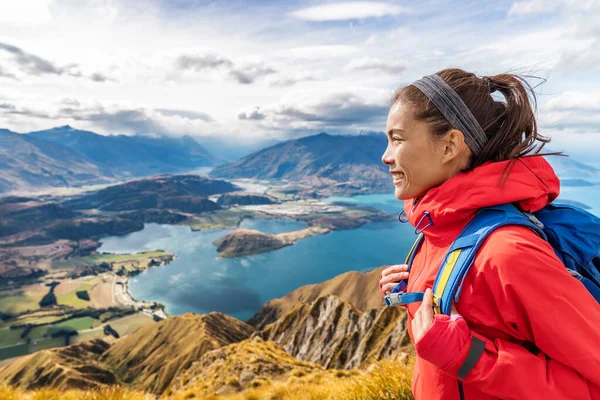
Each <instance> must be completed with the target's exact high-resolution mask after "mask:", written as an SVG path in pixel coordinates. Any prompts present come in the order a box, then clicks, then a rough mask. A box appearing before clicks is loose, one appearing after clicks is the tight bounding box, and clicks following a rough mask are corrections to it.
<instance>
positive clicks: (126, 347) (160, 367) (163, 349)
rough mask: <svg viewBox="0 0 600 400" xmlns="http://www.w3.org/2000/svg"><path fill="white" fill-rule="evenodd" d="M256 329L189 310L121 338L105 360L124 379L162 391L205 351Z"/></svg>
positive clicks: (105, 356) (133, 384)
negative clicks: (189, 311)
mask: <svg viewBox="0 0 600 400" xmlns="http://www.w3.org/2000/svg"><path fill="white" fill-rule="evenodd" d="M253 332H254V329H253V328H252V327H251V326H250V325H247V324H245V323H243V322H241V321H239V320H237V319H235V318H232V317H229V316H227V315H225V314H221V313H216V312H212V313H210V314H204V315H197V314H192V313H188V314H185V315H181V316H177V317H171V318H167V319H166V320H164V321H161V322H159V323H157V324H152V325H146V326H144V327H142V328H140V329H138V330H137V331H136V332H134V333H133V334H131V335H129V336H127V337H125V338H123V339H121V340H118V341H117V342H116V343H115V344H114V345H112V346H111V347H110V349H108V351H107V352H105V353H104V354H103V355H102V358H101V361H102V362H104V363H106V364H108V365H110V366H111V370H112V371H113V372H114V374H115V375H116V376H118V377H119V379H120V380H121V381H122V382H124V383H127V384H129V385H131V386H132V387H135V388H139V389H143V390H145V391H148V392H152V393H156V394H160V393H162V392H163V391H164V390H165V389H166V388H167V387H168V386H169V385H170V384H171V382H172V380H173V378H174V377H175V376H176V375H177V374H179V373H182V372H183V371H184V370H186V369H188V368H189V367H190V366H191V365H192V362H194V361H196V360H198V359H199V358H200V357H201V356H202V355H203V354H205V353H207V352H209V351H211V350H214V349H217V348H220V347H223V346H226V345H228V344H231V343H236V342H239V341H241V340H244V339H247V338H248V337H250V335H251V334H252V333H253Z"/></svg>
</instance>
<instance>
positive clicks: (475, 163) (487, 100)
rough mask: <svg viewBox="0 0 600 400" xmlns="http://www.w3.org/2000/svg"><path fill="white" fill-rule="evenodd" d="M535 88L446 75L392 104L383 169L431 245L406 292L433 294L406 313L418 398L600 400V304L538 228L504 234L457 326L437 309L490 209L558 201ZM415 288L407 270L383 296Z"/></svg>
mask: <svg viewBox="0 0 600 400" xmlns="http://www.w3.org/2000/svg"><path fill="white" fill-rule="evenodd" d="M526 87H527V88H529V89H531V88H530V87H529V86H528V85H527V83H526V82H525V81H523V80H521V79H520V78H518V77H516V76H514V75H511V74H501V75H496V76H490V77H484V78H479V77H477V76H475V75H474V74H471V73H467V72H465V71H462V70H460V69H446V70H443V71H440V72H438V73H437V74H435V75H429V76H426V77H424V78H423V79H421V80H418V81H416V82H414V83H413V84H411V85H409V86H406V87H404V88H402V89H401V90H399V91H398V92H397V93H396V94H395V96H394V98H393V102H392V107H391V109H390V112H389V115H388V120H387V127H386V132H387V136H388V146H387V149H386V151H385V153H384V155H383V157H382V160H383V162H384V163H385V164H387V165H388V166H389V169H390V173H391V174H392V177H393V181H394V186H395V195H396V197H397V198H398V199H400V200H404V211H405V214H406V217H407V219H408V221H409V222H410V223H411V224H412V225H413V226H415V228H416V230H418V231H423V234H424V237H425V240H424V243H423V245H422V246H421V247H420V248H419V250H418V252H417V254H416V256H415V258H414V261H413V264H412V268H411V272H410V279H409V280H408V287H407V289H406V291H407V292H418V291H421V292H423V291H425V292H426V294H425V297H424V299H423V302H422V303H413V304H409V305H408V306H407V310H408V320H409V322H410V323H409V324H408V326H409V334H410V336H411V339H412V341H413V343H414V344H415V350H416V353H417V359H416V363H415V369H414V374H413V382H412V390H413V393H414V395H415V398H416V399H417V400H435V399H444V400H454V399H456V400H459V399H467V400H471V399H480V400H483V399H544V400H547V399H577V400H585V399H600V307H599V306H598V303H597V302H596V301H595V300H594V298H593V297H592V296H591V295H590V293H589V292H588V291H587V290H586V289H585V288H584V287H583V286H582V285H581V284H580V283H579V282H578V281H577V280H576V279H573V278H572V277H570V275H569V274H568V272H567V270H566V268H565V267H564V266H563V265H562V264H561V262H560V261H559V259H558V258H557V257H556V255H555V254H554V251H553V249H552V247H551V246H550V245H549V244H548V243H546V242H545V241H544V240H543V239H542V238H540V237H539V236H537V235H536V233H534V232H533V231H532V230H529V229H527V228H525V227H520V226H505V227H502V228H499V229H497V230H496V231H494V232H493V233H492V234H491V235H490V236H489V237H488V238H487V240H486V242H484V244H483V246H482V248H481V249H480V250H479V251H478V253H477V256H476V258H475V262H474V264H473V266H472V268H471V269H470V271H469V272H468V273H467V275H466V277H465V280H464V283H463V288H462V294H461V297H460V301H459V302H458V304H455V305H454V309H453V313H452V316H451V317H450V316H446V315H441V314H434V313H433V311H432V292H431V287H432V286H433V282H434V279H435V277H436V274H437V271H438V268H439V266H440V265H441V263H442V261H443V258H444V256H445V255H446V253H447V251H448V248H449V246H450V244H451V243H452V242H453V241H454V239H455V238H456V237H457V236H458V234H459V232H460V231H461V230H462V229H463V228H464V227H465V226H466V224H467V223H468V222H469V221H470V220H471V219H472V218H473V217H474V216H475V214H476V212H477V210H478V209H480V208H482V207H487V206H492V205H498V204H505V203H514V204H517V205H518V206H519V207H520V208H521V210H524V211H529V212H535V211H537V210H539V209H541V208H543V207H544V206H546V205H547V204H548V203H550V202H551V201H552V200H554V199H555V198H556V197H557V196H558V193H559V180H558V178H557V177H556V175H555V173H554V171H553V170H552V168H551V167H550V165H549V164H548V163H547V162H546V160H545V159H544V158H543V157H541V156H539V155H533V156H530V154H531V153H534V154H535V153H537V152H538V151H539V150H540V149H541V147H543V145H544V144H545V143H547V142H548V141H549V140H548V139H546V138H544V137H543V136H541V135H539V134H538V133H537V128H536V122H535V118H534V113H533V109H532V106H531V104H530V101H529V97H528V91H527V89H526ZM495 91H498V92H500V94H501V95H503V97H504V101H501V100H498V99H497V98H495V97H496V95H495V96H492V93H493V92H495ZM538 145H539V146H538ZM407 278H408V267H407V266H406V265H394V266H391V267H388V268H386V269H385V270H384V271H383V273H382V276H381V279H380V289H381V292H382V294H385V293H387V292H389V291H390V290H391V289H392V288H393V287H394V286H395V285H396V284H397V283H398V282H399V281H400V280H403V279H407ZM426 289H427V290H426ZM477 348H480V351H477V350H476V349H477ZM474 355H475V356H476V358H475V359H473V357H474ZM459 371H461V373H460V374H459ZM459 375H460V376H461V378H458V376H459Z"/></svg>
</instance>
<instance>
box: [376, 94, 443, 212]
mask: <svg viewBox="0 0 600 400" xmlns="http://www.w3.org/2000/svg"><path fill="white" fill-rule="evenodd" d="M386 134H387V139H388V145H387V148H386V150H385V153H384V154H383V156H382V158H381V159H382V161H383V163H384V164H386V165H388V166H389V168H390V172H391V174H392V176H391V178H392V179H393V182H394V186H395V188H396V189H395V195H396V198H398V199H399V200H406V199H412V198H415V197H418V196H421V195H423V194H425V193H426V192H427V191H428V190H429V189H431V188H433V187H436V186H439V185H441V184H442V183H443V182H444V181H445V180H446V179H448V173H447V171H446V170H447V168H445V167H444V164H443V154H444V148H443V146H441V145H440V144H439V143H440V142H439V141H433V140H432V139H431V137H430V133H429V127H428V125H427V123H425V122H423V121H417V120H415V119H414V118H413V112H412V109H411V107H409V106H407V105H405V104H402V103H400V102H398V103H396V104H394V105H393V106H392V107H391V108H390V112H389V114H388V119H387V125H386Z"/></svg>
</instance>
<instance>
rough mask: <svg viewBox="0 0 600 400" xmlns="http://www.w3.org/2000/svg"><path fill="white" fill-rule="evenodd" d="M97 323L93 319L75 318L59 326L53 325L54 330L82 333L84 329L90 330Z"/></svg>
mask: <svg viewBox="0 0 600 400" xmlns="http://www.w3.org/2000/svg"><path fill="white" fill-rule="evenodd" d="M94 321H96V320H95V319H94V318H92V317H81V318H73V319H70V320H68V321H64V322H60V323H58V324H54V325H52V326H53V327H54V328H70V329H73V330H76V331H81V330H84V329H90V328H91V327H92V325H93V324H94Z"/></svg>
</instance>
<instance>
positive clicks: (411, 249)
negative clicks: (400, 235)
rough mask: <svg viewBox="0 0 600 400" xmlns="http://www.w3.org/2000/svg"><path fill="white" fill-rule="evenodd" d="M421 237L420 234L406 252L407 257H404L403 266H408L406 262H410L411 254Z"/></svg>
mask: <svg viewBox="0 0 600 400" xmlns="http://www.w3.org/2000/svg"><path fill="white" fill-rule="evenodd" d="M421 236H423V234H422V233H421V234H419V236H417V240H415V242H414V243H413V245H412V247H411V248H410V251H409V252H408V255H407V256H406V260H404V264H408V260H410V257H411V256H412V253H414V251H415V249H416V248H417V244H419V242H420V241H421Z"/></svg>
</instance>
